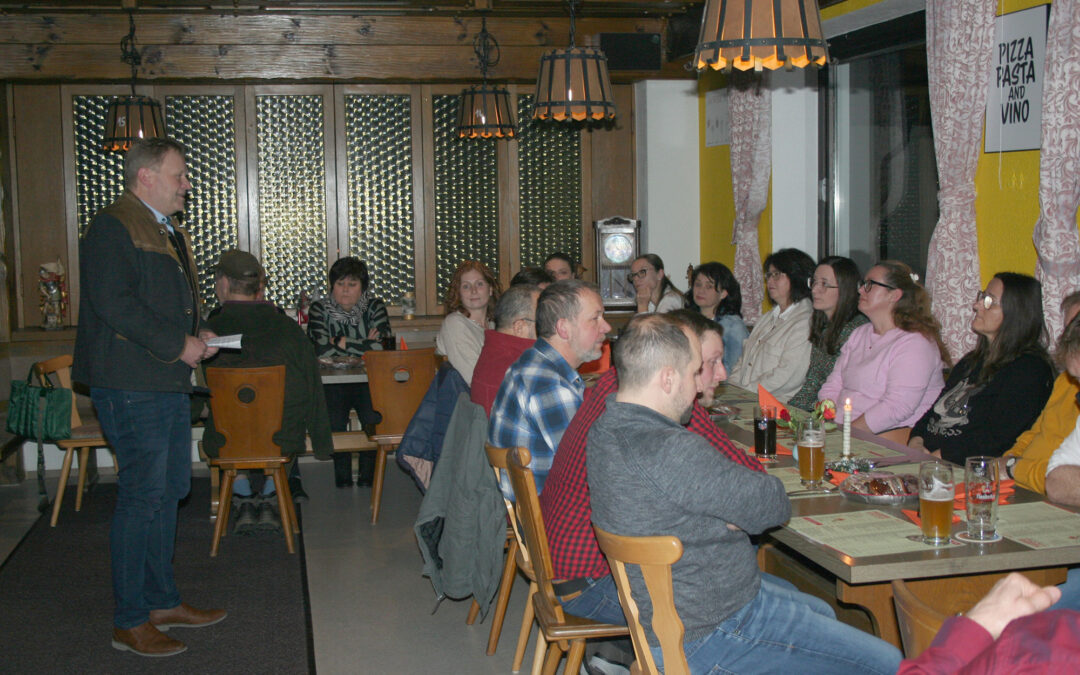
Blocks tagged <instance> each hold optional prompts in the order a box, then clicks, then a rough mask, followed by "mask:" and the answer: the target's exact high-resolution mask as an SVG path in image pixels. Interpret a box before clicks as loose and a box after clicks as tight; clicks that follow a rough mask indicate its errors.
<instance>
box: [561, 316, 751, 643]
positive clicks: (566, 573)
mask: <svg viewBox="0 0 1080 675" xmlns="http://www.w3.org/2000/svg"><path fill="white" fill-rule="evenodd" d="M667 316H669V317H671V318H673V319H675V320H676V321H678V322H679V323H680V324H682V325H683V326H684V327H685V328H688V329H689V330H691V331H693V332H694V333H695V334H697V336H698V339H699V340H700V341H701V356H702V367H701V382H702V385H703V387H704V390H703V391H702V392H701V394H700V396H699V398H698V400H697V401H696V402H695V403H694V407H693V411H692V413H691V417H690V422H689V424H687V429H689V430H690V431H692V432H694V433H695V434H698V435H699V436H702V437H704V438H705V440H707V441H709V443H711V444H712V446H713V447H714V448H716V449H717V451H719V452H720V453H722V454H723V455H724V456H725V457H727V458H728V459H730V460H731V461H733V462H735V463H737V464H740V465H742V466H745V467H747V468H750V469H753V470H755V471H764V469H762V467H761V464H759V463H758V461H757V460H756V459H755V458H754V457H752V456H750V455H748V454H746V453H745V452H742V451H740V450H739V449H738V448H736V447H735V446H734V445H732V443H731V441H730V440H729V439H728V437H727V435H726V434H724V432H722V431H720V430H719V429H718V428H717V427H716V425H715V424H713V422H712V420H711V419H709V415H708V413H707V412H705V407H708V406H710V405H712V403H713V393H714V391H715V389H716V386H717V385H718V384H720V383H721V382H723V381H724V380H726V379H727V372H726V371H725V370H724V364H723V358H724V342H723V328H721V327H720V324H718V323H714V322H712V321H709V320H708V319H706V318H705V317H704V316H702V315H701V314H700V313H698V312H694V311H690V310H685V309H680V310H677V311H674V312H670V313H669V314H668V315H667ZM618 386H619V380H618V376H617V375H616V372H615V369H614V368H612V369H611V370H609V371H607V372H606V373H604V375H603V377H601V378H600V381H599V382H597V383H596V386H595V387H592V388H591V389H589V391H588V392H587V395H586V399H585V403H584V404H583V405H582V406H581V408H580V409H579V410H578V412H577V415H575V416H574V420H573V421H572V422H571V423H570V426H569V427H567V429H566V433H564V434H563V437H562V442H560V443H559V451H558V452H557V453H555V461H554V463H553V464H552V466H551V473H549V474H548V477H547V483H546V484H545V490H544V492H543V493H541V495H540V509H541V510H542V512H543V514H544V526H545V527H546V528H547V535H548V546H550V548H551V562H552V567H553V568H554V572H555V577H556V578H557V579H566V580H567V581H565V582H563V583H562V584H560V587H558V588H557V589H556V592H560V591H564V592H565V594H563V595H561V596H560V602H562V605H563V609H565V610H566V611H567V612H569V613H570V614H573V615H575V616H581V617H585V618H588V619H594V620H596V621H602V622H604V623H614V624H623V623H626V618H625V617H624V616H623V611H622V607H621V606H620V605H619V594H618V592H617V591H616V589H615V582H614V581H613V580H612V578H611V570H610V569H609V568H608V564H607V560H605V559H604V554H603V553H601V552H600V547H599V545H597V543H596V537H595V536H594V535H593V529H592V522H591V517H592V509H591V508H590V506H589V490H588V485H587V484H586V481H585V438H586V436H588V434H589V429H591V428H592V425H593V422H595V421H596V420H597V419H598V418H599V417H600V415H602V414H603V413H604V410H605V408H606V405H605V403H606V401H607V398H608V394H611V393H612V392H614V391H615V390H616V389H617V388H618ZM703 406H704V407H703Z"/></svg>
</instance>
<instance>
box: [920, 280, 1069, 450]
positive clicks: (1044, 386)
mask: <svg viewBox="0 0 1080 675" xmlns="http://www.w3.org/2000/svg"><path fill="white" fill-rule="evenodd" d="M972 309H973V310H974V311H975V315H974V317H972V320H971V329H972V330H973V331H975V333H977V334H978V336H979V339H978V342H977V343H976V345H975V349H973V350H971V351H970V352H968V353H967V354H965V355H964V358H962V359H960V362H959V363H957V364H956V367H955V368H953V370H952V373H950V374H949V380H948V382H946V383H945V389H944V390H943V391H942V393H941V396H939V397H938V399H937V400H936V401H935V402H934V405H933V406H931V408H930V409H929V410H928V411H926V414H925V415H923V416H922V419H920V420H919V422H918V423H917V424H916V425H915V428H914V429H913V430H912V432H911V440H910V441H908V445H910V446H912V447H916V448H925V449H926V450H928V451H931V452H933V453H934V454H937V455H940V456H941V457H942V458H943V459H947V460H949V461H950V462H954V463H956V464H961V465H962V464H963V463H964V460H965V459H966V458H967V457H971V456H974V455H995V456H996V455H1000V454H1001V453H1003V452H1004V451H1006V450H1008V449H1009V448H1011V447H1012V444H1013V443H1014V442H1015V441H1016V438H1017V437H1018V436H1019V435H1020V434H1021V433H1023V431H1024V430H1025V429H1027V428H1028V427H1030V426H1031V424H1032V423H1033V422H1034V421H1035V419H1036V418H1037V417H1038V416H1039V412H1040V411H1042V409H1043V406H1044V405H1046V400H1047V399H1048V398H1049V397H1050V389H1051V387H1052V386H1053V382H1054V375H1055V372H1054V367H1053V365H1052V364H1051V362H1050V357H1049V356H1048V355H1047V353H1046V349H1045V348H1044V347H1043V344H1042V338H1043V312H1042V284H1040V283H1039V282H1038V281H1036V280H1035V279H1034V278H1033V277H1030V276H1028V275H1026V274H1015V273H1013V272H1001V273H999V274H995V275H994V278H993V279H991V280H990V283H988V284H987V285H986V290H985V291H981V292H980V293H979V295H978V296H977V297H976V298H975V303H974V304H973V305H972Z"/></svg>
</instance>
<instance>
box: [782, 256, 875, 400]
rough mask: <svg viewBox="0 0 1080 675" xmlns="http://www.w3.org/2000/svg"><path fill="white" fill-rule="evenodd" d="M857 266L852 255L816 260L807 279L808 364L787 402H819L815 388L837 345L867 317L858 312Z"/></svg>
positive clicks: (836, 355)
mask: <svg viewBox="0 0 1080 675" xmlns="http://www.w3.org/2000/svg"><path fill="white" fill-rule="evenodd" d="M860 283H862V278H861V277H860V276H859V268H858V267H857V266H856V265H855V262H854V261H853V260H852V259H851V258H844V257H842V256H835V255H834V256H828V257H827V258H824V259H822V261H821V262H820V263H818V266H817V269H816V270H814V277H813V278H812V279H810V297H811V298H812V299H813V301H814V314H813V316H812V317H811V318H810V344H811V345H812V348H811V351H810V368H809V369H807V371H806V380H805V381H804V382H803V386H802V389H800V390H799V393H797V394H795V396H793V397H792V398H791V400H790V401H788V403H789V404H790V405H793V406H795V407H797V408H802V409H803V410H810V409H811V408H812V407H814V404H815V403H817V402H818V400H819V399H818V391H819V390H820V389H821V385H823V384H825V378H827V377H828V376H829V373H831V372H832V369H833V366H834V365H836V359H837V358H839V356H840V348H841V347H843V346H844V343H846V342H847V340H848V337H850V336H851V333H852V331H854V330H855V329H856V328H858V327H859V326H861V325H863V324H864V323H866V320H867V319H866V317H865V316H863V315H862V314H861V313H859V284H860Z"/></svg>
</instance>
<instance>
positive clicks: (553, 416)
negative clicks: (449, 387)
mask: <svg viewBox="0 0 1080 675" xmlns="http://www.w3.org/2000/svg"><path fill="white" fill-rule="evenodd" d="M609 330H611V326H609V325H608V323H607V322H606V321H604V302H603V300H602V299H601V298H600V293H599V292H598V291H597V288H596V286H595V285H593V284H591V283H588V282H585V281H579V280H577V279H567V280H564V281H560V282H558V283H554V284H552V285H550V286H548V287H547V288H545V289H544V291H543V293H541V294H540V297H539V299H538V300H537V302H536V335H537V340H536V343H535V344H534V345H533V346H532V347H529V348H528V349H526V350H525V351H524V352H523V353H522V354H521V356H520V357H519V358H518V360H517V361H515V362H514V364H513V365H512V366H510V369H509V370H508V371H506V377H505V378H504V379H503V383H502V386H501V387H499V393H498V394H497V395H496V396H495V404H494V405H493V406H492V407H491V421H490V424H489V426H488V442H489V443H491V444H492V445H495V446H498V447H500V448H513V447H524V448H528V449H529V452H530V453H531V454H532V463H531V464H530V467H529V468H531V469H532V470H533V475H534V476H535V478H536V490H537V492H541V493H542V491H543V489H544V479H545V478H546V477H547V474H548V471H549V470H550V469H551V461H552V459H553V458H554V457H555V449H556V448H558V447H559V441H560V440H561V439H562V435H563V431H565V430H566V427H567V425H569V424H570V420H571V419H573V417H574V413H576V412H577V409H578V407H580V406H581V400H582V394H583V393H584V391H585V383H584V382H583V381H582V380H581V376H580V375H579V374H578V372H577V368H578V366H580V365H581V364H582V363H586V362H588V361H593V360H595V359H598V358H600V351H601V349H600V348H601V345H603V343H604V339H605V338H606V337H607V332H608V331H609ZM501 488H502V491H503V494H504V495H506V497H507V498H508V499H513V497H514V493H513V490H512V489H511V488H510V482H509V480H508V479H507V478H506V476H503V481H502V485H501Z"/></svg>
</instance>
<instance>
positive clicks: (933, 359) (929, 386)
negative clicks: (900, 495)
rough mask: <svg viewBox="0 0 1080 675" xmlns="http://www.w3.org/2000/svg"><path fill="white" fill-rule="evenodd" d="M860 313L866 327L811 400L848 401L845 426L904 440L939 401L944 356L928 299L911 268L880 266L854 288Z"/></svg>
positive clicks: (857, 333)
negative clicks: (849, 424)
mask: <svg viewBox="0 0 1080 675" xmlns="http://www.w3.org/2000/svg"><path fill="white" fill-rule="evenodd" d="M859 311H860V312H862V313H863V314H865V315H866V318H867V319H869V320H870V323H867V324H863V325H862V326H859V327H858V328H856V329H855V330H854V331H852V333H851V336H850V337H849V338H848V340H847V342H846V343H844V346H843V347H842V348H841V349H840V358H838V359H837V360H836V365H835V366H834V367H833V371H832V373H830V374H829V377H828V379H826V380H825V384H824V385H822V387H821V391H819V392H818V398H820V399H822V400H824V399H831V400H833V401H835V402H837V403H838V404H841V403H842V402H843V401H845V400H846V399H849V398H850V399H851V408H852V413H851V414H852V420H853V421H852V426H854V427H858V428H861V429H868V430H870V431H871V432H873V433H875V434H880V433H882V432H885V431H891V430H894V429H899V430H900V431H898V432H894V433H895V436H894V437H896V438H899V439H900V440H901V441H902V442H905V443H906V442H907V440H908V438H907V437H908V432H909V431H910V428H909V427H911V426H912V425H913V424H915V423H916V422H918V421H919V418H920V417H922V415H923V413H925V412H926V411H927V409H929V408H930V405H931V404H932V403H933V402H934V400H935V399H936V398H937V396H938V394H939V393H941V388H942V387H943V386H944V384H945V381H944V378H943V377H942V375H941V370H942V368H943V367H944V366H945V364H947V363H948V362H949V353H948V352H947V351H946V350H945V345H944V344H943V343H942V342H941V325H940V324H939V323H938V321H937V319H935V318H934V315H933V314H931V313H930V296H929V295H928V294H927V292H926V290H924V289H923V287H922V286H920V285H919V284H918V277H917V276H916V275H915V274H914V273H913V272H912V271H911V268H910V267H908V266H907V265H905V264H904V263H902V262H899V261H896V260H883V261H881V262H879V263H878V264H876V265H874V266H873V267H871V268H870V269H869V270H867V272H866V275H865V276H864V277H863V281H862V283H861V284H860V285H859Z"/></svg>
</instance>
